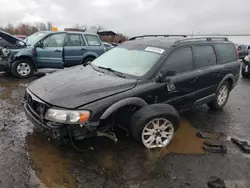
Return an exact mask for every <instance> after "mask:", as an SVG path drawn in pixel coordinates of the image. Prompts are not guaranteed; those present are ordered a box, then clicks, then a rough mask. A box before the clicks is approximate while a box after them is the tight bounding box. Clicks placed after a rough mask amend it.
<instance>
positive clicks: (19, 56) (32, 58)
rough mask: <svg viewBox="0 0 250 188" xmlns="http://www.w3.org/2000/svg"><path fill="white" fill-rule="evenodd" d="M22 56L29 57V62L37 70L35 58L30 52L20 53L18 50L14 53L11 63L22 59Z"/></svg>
mask: <svg viewBox="0 0 250 188" xmlns="http://www.w3.org/2000/svg"><path fill="white" fill-rule="evenodd" d="M22 58H24V59H25V58H26V59H29V60H30V61H31V63H32V64H33V66H34V69H35V70H37V64H36V58H35V57H33V55H32V54H31V53H20V52H18V53H17V54H15V55H14V58H13V60H12V61H11V63H13V62H14V61H15V60H18V59H22Z"/></svg>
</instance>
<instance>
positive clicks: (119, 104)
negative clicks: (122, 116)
mask: <svg viewBox="0 0 250 188" xmlns="http://www.w3.org/2000/svg"><path fill="white" fill-rule="evenodd" d="M127 105H136V106H140V107H144V106H147V105H148V104H147V102H146V101H145V100H143V99H141V98H139V97H129V98H126V99H122V100H120V101H118V102H116V103H114V104H112V105H111V106H110V107H109V108H108V109H106V110H105V112H104V113H103V114H102V116H101V118H100V119H106V118H107V117H108V116H109V115H111V114H112V113H113V112H114V111H116V110H118V109H119V108H121V107H124V106H127Z"/></svg>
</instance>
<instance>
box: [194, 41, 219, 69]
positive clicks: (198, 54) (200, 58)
mask: <svg viewBox="0 0 250 188" xmlns="http://www.w3.org/2000/svg"><path fill="white" fill-rule="evenodd" d="M193 52H194V59H195V64H196V68H198V69H199V68H203V67H208V66H212V65H215V64H216V55H215V52H214V48H213V47H212V46H194V47H193Z"/></svg>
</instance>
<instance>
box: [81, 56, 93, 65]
mask: <svg viewBox="0 0 250 188" xmlns="http://www.w3.org/2000/svg"><path fill="white" fill-rule="evenodd" d="M94 59H95V57H87V58H86V59H85V60H84V61H83V65H86V64H87V63H88V62H91V61H93V60H94Z"/></svg>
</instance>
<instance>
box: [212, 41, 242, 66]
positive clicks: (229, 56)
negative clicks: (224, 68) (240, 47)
mask: <svg viewBox="0 0 250 188" xmlns="http://www.w3.org/2000/svg"><path fill="white" fill-rule="evenodd" d="M214 47H215V49H216V51H217V53H218V56H219V60H220V64H224V63H229V62H233V61H236V60H237V55H236V51H235V47H234V45H233V44H215V45H214Z"/></svg>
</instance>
